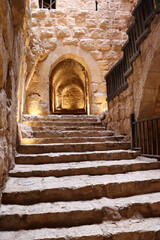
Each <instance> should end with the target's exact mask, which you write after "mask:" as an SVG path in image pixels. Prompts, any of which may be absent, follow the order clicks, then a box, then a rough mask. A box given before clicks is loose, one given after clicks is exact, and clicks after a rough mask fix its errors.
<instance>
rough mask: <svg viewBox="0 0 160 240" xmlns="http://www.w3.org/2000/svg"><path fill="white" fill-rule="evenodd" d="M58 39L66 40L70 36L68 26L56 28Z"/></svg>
mask: <svg viewBox="0 0 160 240" xmlns="http://www.w3.org/2000/svg"><path fill="white" fill-rule="evenodd" d="M56 33H57V38H66V37H69V36H70V29H69V28H68V27H66V26H58V27H57V28H56Z"/></svg>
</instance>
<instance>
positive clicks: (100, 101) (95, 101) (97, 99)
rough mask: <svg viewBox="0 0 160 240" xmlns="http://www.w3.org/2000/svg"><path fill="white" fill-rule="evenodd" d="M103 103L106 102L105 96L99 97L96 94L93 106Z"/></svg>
mask: <svg viewBox="0 0 160 240" xmlns="http://www.w3.org/2000/svg"><path fill="white" fill-rule="evenodd" d="M103 102H106V95H102V94H101V95H100V94H98V95H97V94H96V95H95V97H94V103H95V104H97V103H98V104H99V103H103Z"/></svg>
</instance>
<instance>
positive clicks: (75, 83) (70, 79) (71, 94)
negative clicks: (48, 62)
mask: <svg viewBox="0 0 160 240" xmlns="http://www.w3.org/2000/svg"><path fill="white" fill-rule="evenodd" d="M88 78H89V77H88V73H87V70H86V69H85V67H84V66H83V65H82V64H81V63H79V62H78V61H76V60H74V59H72V58H67V59H64V60H61V61H60V62H59V63H57V65H56V66H55V67H54V68H53V70H52V72H51V75H50V112H51V113H60V114H87V113H88V112H89V85H88V82H89V79H88Z"/></svg>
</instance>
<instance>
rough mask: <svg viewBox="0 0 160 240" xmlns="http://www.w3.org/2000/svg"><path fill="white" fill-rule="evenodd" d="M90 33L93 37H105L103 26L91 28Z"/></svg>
mask: <svg viewBox="0 0 160 240" xmlns="http://www.w3.org/2000/svg"><path fill="white" fill-rule="evenodd" d="M89 33H90V36H91V38H93V39H103V38H104V31H103V30H102V29H101V28H90V29H89Z"/></svg>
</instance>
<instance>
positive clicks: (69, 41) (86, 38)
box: [26, 0, 135, 114]
mask: <svg viewBox="0 0 160 240" xmlns="http://www.w3.org/2000/svg"><path fill="white" fill-rule="evenodd" d="M56 2H57V4H56V6H57V8H56V9H52V10H48V9H39V5H38V0H32V1H31V7H32V28H31V42H30V47H29V48H28V65H27V68H28V75H27V80H26V83H27V84H26V99H29V97H28V94H29V95H30V94H31V93H30V90H29V89H33V92H32V94H33V95H35V94H38V96H40V99H39V103H43V106H44V110H43V111H42V114H46V113H49V91H48V85H49V73H50V72H51V70H52V68H53V66H54V65H55V63H56V61H57V59H58V58H59V61H60V60H61V58H66V54H70V57H71V54H72V55H73V56H72V58H73V59H75V58H79V60H78V61H81V62H83V64H82V65H85V67H86V68H88V74H89V75H90V86H89V88H90V107H91V113H92V114H99V113H101V112H102V111H104V110H105V109H106V107H107V106H106V83H105V80H104V75H105V74H106V73H107V71H108V70H109V69H110V68H111V67H112V66H113V65H114V63H115V62H116V61H117V60H118V59H119V58H120V57H121V47H122V45H123V43H124V41H125V40H126V33H125V31H126V28H127V25H128V22H129V19H130V17H131V10H132V8H133V6H134V4H135V1H129V0H116V1H104V0H99V1H98V11H96V9H95V1H94V0H92V1H91V0H88V1H79V0H76V1H75V0H74V1H62V0H57V1H56ZM54 53H55V54H54ZM51 55H52V57H53V58H52V61H50V62H49V61H48V59H49V58H51V57H50V56H51ZM47 61H48V62H47ZM46 62H47V63H48V64H49V67H47V69H45V68H46V64H45V63H46ZM44 66H45V67H44ZM41 69H43V71H44V72H43V73H41ZM38 79H39V80H38ZM33 86H36V89H34V88H33ZM42 86H43V89H42ZM37 108H40V109H42V107H41V106H37ZM26 111H27V109H26Z"/></svg>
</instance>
